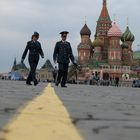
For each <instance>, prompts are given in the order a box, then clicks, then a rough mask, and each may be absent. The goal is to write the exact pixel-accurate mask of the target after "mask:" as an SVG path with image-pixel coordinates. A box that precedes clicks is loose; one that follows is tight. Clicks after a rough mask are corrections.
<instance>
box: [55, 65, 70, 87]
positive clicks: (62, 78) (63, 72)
mask: <svg viewBox="0 0 140 140" xmlns="http://www.w3.org/2000/svg"><path fill="white" fill-rule="evenodd" d="M68 67H69V64H68V63H59V64H58V68H59V70H58V76H57V83H58V84H59V83H61V85H62V86H64V85H65V84H66V81H67V75H68Z"/></svg>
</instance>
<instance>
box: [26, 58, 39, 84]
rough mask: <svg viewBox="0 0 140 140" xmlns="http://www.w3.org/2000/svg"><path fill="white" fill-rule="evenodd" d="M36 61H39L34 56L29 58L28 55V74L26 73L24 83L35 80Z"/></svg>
mask: <svg viewBox="0 0 140 140" xmlns="http://www.w3.org/2000/svg"><path fill="white" fill-rule="evenodd" d="M38 61H39V58H35V57H34V58H32V57H31V58H30V57H29V65H30V72H29V75H28V78H27V81H26V83H30V82H31V81H33V82H37V79H36V68H37V65H38Z"/></svg>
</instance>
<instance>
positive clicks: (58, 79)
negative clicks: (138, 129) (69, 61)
mask: <svg viewBox="0 0 140 140" xmlns="http://www.w3.org/2000/svg"><path fill="white" fill-rule="evenodd" d="M58 69H59V70H58V76H57V82H56V85H57V86H58V85H59V83H60V82H61V79H62V74H63V64H61V63H59V64H58Z"/></svg>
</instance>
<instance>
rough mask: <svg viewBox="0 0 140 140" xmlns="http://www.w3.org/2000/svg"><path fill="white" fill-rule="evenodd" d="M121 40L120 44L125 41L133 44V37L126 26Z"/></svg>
mask: <svg viewBox="0 0 140 140" xmlns="http://www.w3.org/2000/svg"><path fill="white" fill-rule="evenodd" d="M121 40H122V42H125V41H131V42H133V41H134V40H135V36H134V35H133V34H132V33H131V31H130V29H129V27H128V26H127V28H126V31H125V32H124V33H123V35H122V37H121Z"/></svg>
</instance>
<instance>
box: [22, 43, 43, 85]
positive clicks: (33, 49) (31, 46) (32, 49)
mask: <svg viewBox="0 0 140 140" xmlns="http://www.w3.org/2000/svg"><path fill="white" fill-rule="evenodd" d="M28 50H29V57H28V61H29V65H30V73H29V75H28V78H27V81H26V84H29V85H30V84H31V81H33V82H34V85H37V84H38V81H37V79H36V68H37V65H38V62H39V57H40V55H41V56H42V58H43V57H44V53H43V51H42V48H41V44H40V42H38V41H33V40H31V41H29V42H27V46H26V48H25V50H24V53H23V55H22V61H24V59H25V57H26V55H27V52H28Z"/></svg>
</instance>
